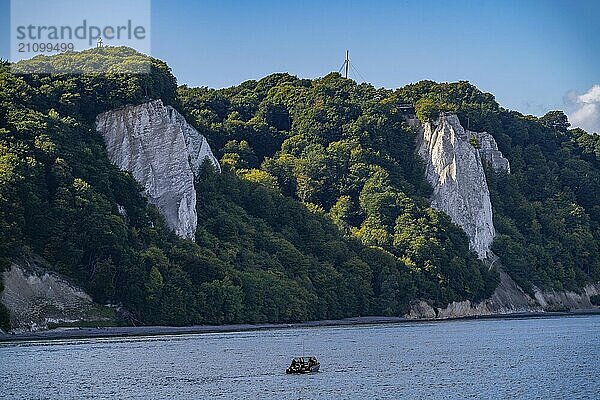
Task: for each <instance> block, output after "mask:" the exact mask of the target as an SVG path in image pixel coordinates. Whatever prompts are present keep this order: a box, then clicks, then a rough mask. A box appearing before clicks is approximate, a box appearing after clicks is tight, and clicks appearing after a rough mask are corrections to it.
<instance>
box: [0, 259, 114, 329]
mask: <svg viewBox="0 0 600 400" xmlns="http://www.w3.org/2000/svg"><path fill="white" fill-rule="evenodd" d="M1 278H2V279H3V282H4V290H3V291H2V293H1V294H0V301H1V302H2V304H4V306H5V307H6V308H7V309H8V310H9V312H10V316H11V326H12V329H13V331H15V332H20V331H25V332H27V331H37V330H44V329H48V328H49V327H52V326H58V325H69V324H82V323H83V324H86V323H89V324H92V325H106V324H113V323H114V320H115V310H113V309H110V308H108V307H104V306H101V305H99V304H97V303H94V302H93V301H92V299H91V298H90V296H89V295H88V294H87V293H85V292H84V291H83V290H82V289H80V288H78V287H77V286H75V285H73V284H71V283H70V282H69V281H67V280H66V279H65V278H63V277H61V276H60V275H58V274H56V273H53V272H50V271H48V270H46V269H45V268H44V267H43V266H42V262H41V261H39V260H37V259H29V260H22V261H19V262H18V263H12V265H11V267H10V269H8V270H6V271H4V272H3V273H2V275H1Z"/></svg>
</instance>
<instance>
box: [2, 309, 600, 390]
mask: <svg viewBox="0 0 600 400" xmlns="http://www.w3.org/2000/svg"><path fill="white" fill-rule="evenodd" d="M599 334H600V316H579V317H562V318H544V319H520V320H477V321H474V320H473V321H450V322H438V323H411V324H394V325H375V326H359V327H323V328H306V329H293V330H292V329H289V330H288V329H281V330H272V331H260V332H243V333H228V334H223V333H219V334H205V335H182V336H170V337H152V338H129V339H94V340H71V341H62V342H60V341H59V342H35V343H22V344H10V345H3V346H0V399H13V398H14V399H102V398H118V399H167V398H172V399H193V398H200V399H202V398H207V399H213V398H224V399H245V398H259V399H262V398H277V399H298V398H306V399H330V398H340V399H350V398H351V399H356V398H364V399H396V398H416V399H425V398H431V399H438V398H448V399H464V398H499V399H500V398H501V399H505V398H531V399H536V398H539V399H548V398H552V399H554V398H568V399H592V398H595V399H597V398H600V336H599ZM302 353H305V354H314V355H316V356H317V357H318V358H319V360H320V361H321V370H322V372H320V373H318V374H314V375H306V376H288V375H285V374H284V373H283V372H284V370H285V368H286V367H287V365H288V364H289V361H290V358H291V357H292V356H293V355H299V354H302Z"/></svg>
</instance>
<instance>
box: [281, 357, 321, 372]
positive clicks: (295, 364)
mask: <svg viewBox="0 0 600 400" xmlns="http://www.w3.org/2000/svg"><path fill="white" fill-rule="evenodd" d="M320 367H321V364H319V362H318V361H317V358H316V357H296V358H294V359H292V363H291V364H290V366H289V367H288V368H287V369H286V370H285V373H286V374H310V373H313V372H319V368H320Z"/></svg>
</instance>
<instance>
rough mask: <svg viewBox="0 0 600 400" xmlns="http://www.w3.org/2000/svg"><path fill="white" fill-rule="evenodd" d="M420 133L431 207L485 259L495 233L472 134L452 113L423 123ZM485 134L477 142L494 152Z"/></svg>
mask: <svg viewBox="0 0 600 400" xmlns="http://www.w3.org/2000/svg"><path fill="white" fill-rule="evenodd" d="M420 133H421V135H420V136H419V139H418V153H419V155H420V156H421V158H423V160H424V161H425V164H426V172H425V174H426V178H427V180H428V181H429V183H431V185H432V186H433V195H432V197H431V205H432V207H434V208H436V209H438V210H441V211H443V212H445V213H446V214H448V215H449V216H450V218H451V219H452V221H453V222H454V223H455V224H457V225H459V226H460V227H461V228H463V230H464V231H465V233H466V234H467V236H468V237H469V240H470V245H471V249H472V250H473V251H475V252H476V253H477V255H478V256H479V258H480V259H484V258H486V257H487V256H488V252H489V248H490V245H491V244H492V241H493V239H494V235H495V230H494V223H493V221H492V204H491V202H490V192H489V190H488V186H487V182H486V179H485V172H484V169H483V164H482V161H481V159H482V157H481V154H480V151H479V150H478V149H477V148H476V147H475V146H473V144H471V143H470V141H469V137H470V135H473V134H474V133H471V132H468V131H465V129H464V128H463V127H462V126H461V124H460V122H459V120H458V117H457V116H456V115H454V114H442V115H440V118H439V119H438V120H437V121H435V122H426V123H424V124H423V125H422V127H421V128H420ZM485 135H487V136H483V135H482V136H481V137H482V138H483V140H481V141H480V142H484V143H485V146H486V148H489V149H492V150H493V149H495V150H496V151H497V147H496V146H495V144H496V143H495V141H494V142H493V144H492V143H491V142H492V141H493V140H494V139H493V137H492V136H491V135H488V134H485ZM482 148H483V146H482ZM497 153H500V152H497ZM489 154H490V159H492V160H498V159H504V157H502V155H501V154H499V155H498V154H496V155H495V158H493V157H494V154H495V153H493V152H492V151H490V152H489ZM504 160H506V159H504ZM506 163H508V160H507V161H506Z"/></svg>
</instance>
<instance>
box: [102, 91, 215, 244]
mask: <svg viewBox="0 0 600 400" xmlns="http://www.w3.org/2000/svg"><path fill="white" fill-rule="evenodd" d="M96 129H97V130H98V132H100V133H101V134H102V136H103V137H104V141H105V143H106V149H107V151H108V156H109V157H110V160H111V161H112V162H113V163H114V164H115V165H116V166H118V167H119V168H120V169H122V170H124V171H129V172H131V174H132V175H133V177H134V178H135V180H136V181H137V182H138V183H140V185H141V186H142V187H143V188H144V193H145V195H146V196H147V198H148V200H149V201H150V203H151V204H154V205H155V206H156V207H158V209H159V210H160V212H161V214H162V215H163V216H164V218H165V220H166V222H167V224H168V226H169V227H170V228H171V229H172V230H173V231H174V232H175V233H176V234H177V235H179V236H181V237H184V238H191V239H193V238H194V235H195V232H196V226H197V223H198V216H197V213H196V199H197V194H196V190H195V188H194V177H195V176H197V174H198V172H199V168H200V165H201V164H202V162H203V161H204V160H205V159H208V160H210V162H212V164H213V165H214V166H215V167H217V168H218V169H220V166H219V163H218V161H217V159H216V158H215V157H214V156H213V154H212V151H211V149H210V146H209V145H208V142H207V141H206V139H205V138H204V136H202V135H201V134H199V133H198V132H197V131H196V129H194V128H193V127H192V126H191V125H190V124H188V123H187V122H186V120H185V118H184V117H183V116H182V115H181V114H179V112H177V110H175V109H174V108H173V107H170V106H165V105H163V103H162V101H161V100H154V101H151V102H148V103H145V104H140V105H137V106H128V107H125V108H122V109H119V110H113V111H108V112H105V113H102V114H100V115H98V116H97V118H96Z"/></svg>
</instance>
